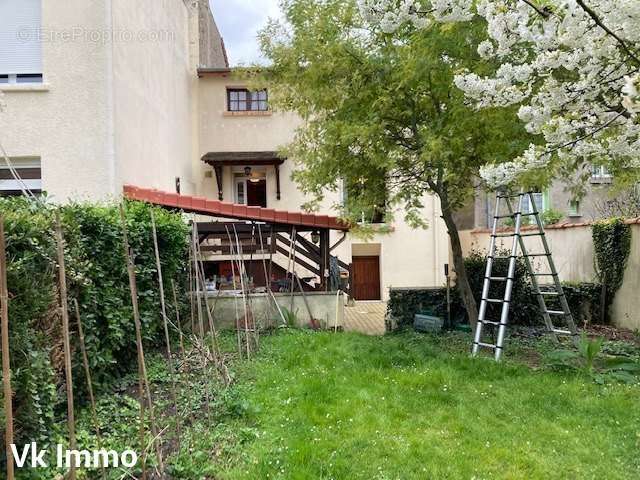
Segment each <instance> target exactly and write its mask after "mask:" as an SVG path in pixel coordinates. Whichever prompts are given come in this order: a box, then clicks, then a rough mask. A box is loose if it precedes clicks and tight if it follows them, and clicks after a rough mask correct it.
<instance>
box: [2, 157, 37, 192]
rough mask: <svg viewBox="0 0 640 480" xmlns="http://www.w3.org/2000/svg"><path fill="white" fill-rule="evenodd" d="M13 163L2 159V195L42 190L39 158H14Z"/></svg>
mask: <svg viewBox="0 0 640 480" xmlns="http://www.w3.org/2000/svg"><path fill="white" fill-rule="evenodd" d="M10 162H11V165H9V164H7V162H6V160H4V159H0V196H3V197H10V196H17V195H22V193H23V192H24V191H31V193H41V192H42V167H41V164H40V159H38V158H13V159H10Z"/></svg>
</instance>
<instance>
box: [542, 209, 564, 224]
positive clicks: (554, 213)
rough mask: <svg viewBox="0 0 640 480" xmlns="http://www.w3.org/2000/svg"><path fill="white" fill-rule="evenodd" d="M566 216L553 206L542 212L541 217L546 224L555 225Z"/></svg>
mask: <svg viewBox="0 0 640 480" xmlns="http://www.w3.org/2000/svg"><path fill="white" fill-rule="evenodd" d="M563 218H564V213H562V212H561V211H560V210H554V209H553V208H551V209H549V210H545V211H544V212H542V213H541V214H540V219H541V220H542V223H544V224H545V225H554V224H556V223H558V222H559V221H560V220H562V219H563Z"/></svg>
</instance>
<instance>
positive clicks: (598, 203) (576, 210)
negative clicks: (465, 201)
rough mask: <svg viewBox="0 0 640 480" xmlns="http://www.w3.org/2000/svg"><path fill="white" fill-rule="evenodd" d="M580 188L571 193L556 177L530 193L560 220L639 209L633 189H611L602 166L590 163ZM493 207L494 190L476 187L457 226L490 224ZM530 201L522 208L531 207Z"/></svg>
mask: <svg viewBox="0 0 640 480" xmlns="http://www.w3.org/2000/svg"><path fill="white" fill-rule="evenodd" d="M583 181H584V187H585V188H584V192H582V194H581V195H575V194H573V193H572V192H571V188H570V186H569V184H568V183H567V182H563V181H556V182H554V183H553V185H551V187H549V188H547V189H545V190H542V191H539V192H535V193H534V201H535V206H536V208H537V210H538V211H539V212H542V213H543V214H544V215H545V216H547V217H548V218H549V219H552V220H554V221H558V222H560V223H583V222H588V221H593V220H598V219H602V218H608V217H612V216H632V217H635V216H637V215H638V213H640V195H638V190H637V189H631V190H629V191H625V192H620V191H617V190H613V189H612V183H613V175H612V174H611V173H609V171H608V170H607V168H606V167H604V166H601V165H594V166H592V168H591V171H590V172H588V175H586V176H585V177H584V180H583ZM494 209H495V194H494V193H487V192H485V191H482V190H480V189H479V190H478V193H477V195H476V197H475V201H474V203H473V205H469V207H468V208H466V209H464V211H462V212H460V214H459V224H460V228H461V229H472V228H491V226H492V225H493V215H494ZM531 209H532V205H531V202H530V201H527V202H526V204H525V205H524V208H523V211H525V212H530V211H532V210H531Z"/></svg>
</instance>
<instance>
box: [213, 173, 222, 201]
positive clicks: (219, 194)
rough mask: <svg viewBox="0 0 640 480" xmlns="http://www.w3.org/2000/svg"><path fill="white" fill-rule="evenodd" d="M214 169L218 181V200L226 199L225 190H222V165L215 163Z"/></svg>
mask: <svg viewBox="0 0 640 480" xmlns="http://www.w3.org/2000/svg"><path fill="white" fill-rule="evenodd" d="M213 170H214V171H215V172H216V182H217V183H218V200H224V192H223V190H222V179H223V177H222V166H221V165H214V166H213Z"/></svg>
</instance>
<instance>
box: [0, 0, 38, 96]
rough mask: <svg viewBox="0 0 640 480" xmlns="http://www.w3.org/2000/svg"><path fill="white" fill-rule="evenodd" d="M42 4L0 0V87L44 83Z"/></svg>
mask: <svg viewBox="0 0 640 480" xmlns="http://www.w3.org/2000/svg"><path fill="white" fill-rule="evenodd" d="M41 2H42V0H2V1H0V19H1V20H0V84H6V83H9V84H17V83H41V82H42V40H41V34H40V28H41V25H42V5H41Z"/></svg>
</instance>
